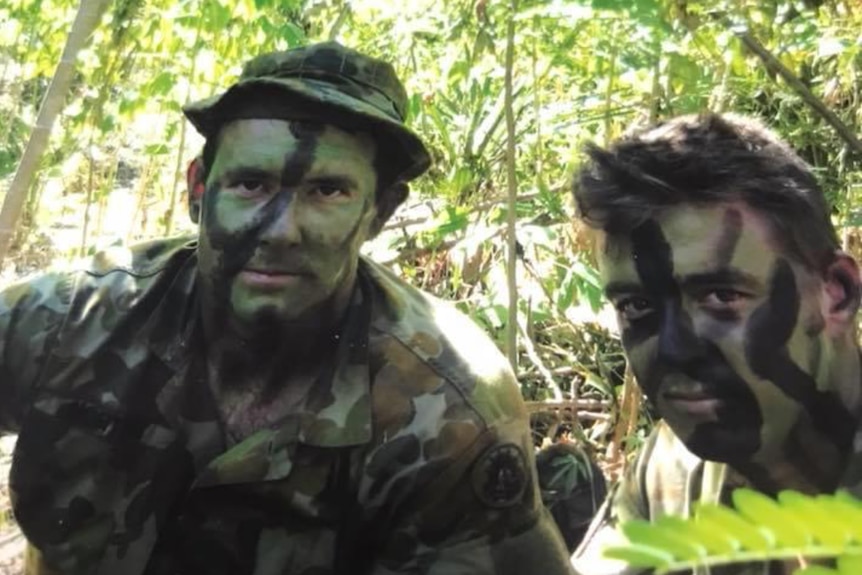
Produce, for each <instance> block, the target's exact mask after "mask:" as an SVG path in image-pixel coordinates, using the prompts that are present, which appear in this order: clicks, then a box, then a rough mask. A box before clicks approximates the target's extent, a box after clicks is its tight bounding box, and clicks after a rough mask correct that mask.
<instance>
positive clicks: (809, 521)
mask: <svg viewBox="0 0 862 575" xmlns="http://www.w3.org/2000/svg"><path fill="white" fill-rule="evenodd" d="M733 503H734V508H729V507H725V506H722V505H718V504H700V505H697V506H696V507H695V510H694V514H693V517H692V518H690V519H682V518H679V517H673V516H666V517H660V518H659V519H657V520H656V521H655V522H654V523H649V522H646V521H631V522H628V523H625V524H624V525H623V527H622V529H623V532H624V533H625V535H626V537H628V539H629V544H628V545H625V546H619V547H614V548H611V549H608V551H607V552H606V554H607V556H608V557H613V558H616V559H622V560H624V561H626V562H628V563H629V564H630V565H633V566H637V567H647V568H651V569H655V570H656V574H657V575H662V574H664V573H670V572H673V571H679V570H687V569H693V568H695V567H715V566H718V565H727V564H734V563H747V562H757V561H770V560H792V559H797V558H800V557H804V558H805V559H806V560H807V561H810V560H831V559H834V558H837V562H836V564H835V565H834V568H832V567H824V566H821V565H816V566H808V567H806V568H802V569H799V570H797V571H796V575H827V574H829V575H837V574H840V575H858V573H862V501H859V500H858V499H856V498H854V497H852V496H851V495H849V494H847V493H846V492H843V491H841V492H838V493H837V494H835V495H818V496H816V497H810V496H807V495H803V494H801V493H798V492H795V491H783V492H781V493H780V494H779V495H778V498H777V500H775V499H772V498H770V497H768V496H766V495H764V494H762V493H760V492H757V491H753V490H751V489H737V490H736V491H734V492H733Z"/></svg>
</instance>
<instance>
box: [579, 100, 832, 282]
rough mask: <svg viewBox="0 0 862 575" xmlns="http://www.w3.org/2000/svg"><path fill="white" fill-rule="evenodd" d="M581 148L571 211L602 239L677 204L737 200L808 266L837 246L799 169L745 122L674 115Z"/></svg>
mask: <svg viewBox="0 0 862 575" xmlns="http://www.w3.org/2000/svg"><path fill="white" fill-rule="evenodd" d="M586 153H587V156H588V159H587V163H586V165H585V166H584V167H583V168H582V169H581V171H580V172H579V173H578V174H577V175H576V176H575V179H574V186H573V188H574V196H575V202H576V204H577V208H578V213H579V216H580V217H581V218H582V219H583V220H584V221H585V222H586V223H587V225H589V226H590V227H593V228H598V229H601V230H603V231H604V232H606V233H607V234H609V235H614V234H623V233H626V234H627V233H628V232H629V231H631V230H632V229H634V228H635V227H637V226H638V225H640V224H641V223H643V222H645V221H646V220H648V219H650V218H653V217H655V216H656V215H657V213H658V212H660V211H662V210H664V209H667V208H672V207H674V206H676V205H679V204H681V203H693V204H710V203H718V202H728V201H735V200H739V201H742V202H744V203H745V204H747V205H748V206H750V207H752V208H754V209H756V210H758V212H759V213H761V214H762V215H763V216H764V217H766V218H767V219H768V221H769V222H770V223H771V225H772V226H773V229H774V231H775V232H776V236H777V238H778V240H779V241H780V242H782V244H783V247H784V249H785V250H786V251H787V252H788V253H789V254H791V255H792V256H794V257H796V258H798V259H799V260H800V261H801V262H802V263H804V264H806V265H808V266H809V267H811V268H815V269H820V268H821V267H822V266H824V265H825V264H826V263H827V262H828V261H830V260H831V255H832V253H833V252H834V251H835V250H836V249H838V248H839V245H840V244H839V242H838V237H837V235H836V233H835V228H834V227H833V225H832V221H831V220H830V218H829V207H828V205H827V203H826V199H825V198H824V196H823V192H822V190H821V189H820V187H819V185H818V184H817V180H816V179H815V178H814V175H813V174H812V173H811V170H810V168H809V167H808V165H807V164H806V163H805V162H804V161H802V159H801V158H799V156H797V155H796V153H795V152H793V150H792V149H791V148H790V147H789V146H788V145H787V144H785V143H784V142H782V141H781V140H780V139H779V138H778V137H777V136H776V135H775V134H773V133H772V132H771V131H770V130H768V129H767V128H765V127H764V126H763V125H761V124H760V123H759V122H757V121H755V120H752V119H750V118H745V117H742V116H737V115H733V114H728V115H722V116H719V115H716V114H703V115H697V116H695V115H691V116H681V117H678V118H674V119H672V120H669V121H666V122H662V123H659V124H657V125H654V126H651V127H649V128H647V129H645V130H639V131H637V132H634V133H632V134H630V135H627V136H624V137H623V138H621V139H620V140H619V141H617V142H616V143H614V144H613V145H612V146H611V147H610V148H609V149H607V150H603V149H601V148H599V147H598V146H595V145H590V146H588V148H587V150H586Z"/></svg>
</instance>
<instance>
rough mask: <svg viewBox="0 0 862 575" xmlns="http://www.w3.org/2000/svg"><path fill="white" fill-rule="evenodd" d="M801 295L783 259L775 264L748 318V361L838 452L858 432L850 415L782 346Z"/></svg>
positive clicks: (755, 371)
mask: <svg viewBox="0 0 862 575" xmlns="http://www.w3.org/2000/svg"><path fill="white" fill-rule="evenodd" d="M799 309H800V302H799V292H798V290H797V288H796V279H795V276H794V275H793V269H792V268H791V267H790V264H789V263H788V262H787V260H785V259H779V260H777V261H776V263H775V270H774V271H773V274H772V279H771V280H770V294H769V299H768V300H767V301H766V302H764V303H763V304H762V305H761V306H760V307H758V308H757V309H756V310H755V311H754V312H753V313H752V315H751V319H750V321H749V326H748V330H747V333H746V357H747V359H748V362H749V364H750V365H751V368H752V371H754V373H755V374H757V375H758V376H760V377H762V378H763V379H766V380H768V381H770V382H772V383H773V384H774V385H776V386H777V387H778V388H779V389H781V390H782V391H783V392H784V393H786V394H787V395H788V397H790V398H792V399H793V400H795V401H797V402H798V403H800V404H801V405H802V406H803V407H804V408H805V409H806V410H807V411H808V412H809V413H810V414H811V419H812V423H813V425H814V427H815V428H816V429H818V430H819V431H821V432H822V433H824V434H826V435H827V436H828V437H829V438H830V440H831V441H832V442H833V443H834V444H835V445H836V447H838V449H840V450H842V451H843V450H846V449H849V447H850V442H851V441H852V437H853V433H854V430H855V427H856V424H855V420H854V418H853V416H852V414H851V413H850V412H849V411H848V410H847V408H846V407H845V406H844V405H843V403H842V402H841V401H840V399H839V398H838V397H836V396H835V395H834V394H833V393H830V392H823V391H819V390H818V389H817V382H816V381H815V380H814V378H813V377H812V376H811V375H809V374H807V373H805V372H804V371H803V370H802V369H801V368H800V367H799V366H798V365H796V364H795V363H794V362H793V361H792V359H791V358H790V356H789V354H788V351H787V348H786V345H787V343H788V341H789V340H790V337H791V335H792V334H793V330H794V328H795V326H796V322H797V321H798V315H799Z"/></svg>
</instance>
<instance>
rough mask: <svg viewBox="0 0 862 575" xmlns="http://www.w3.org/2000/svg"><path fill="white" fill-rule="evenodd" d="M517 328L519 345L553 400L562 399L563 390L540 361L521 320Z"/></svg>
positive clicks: (559, 400)
mask: <svg viewBox="0 0 862 575" xmlns="http://www.w3.org/2000/svg"><path fill="white" fill-rule="evenodd" d="M518 328H519V329H520V332H521V345H523V346H524V351H526V352H527V357H529V358H530V361H531V362H533V365H534V366H536V369H537V370H538V371H539V374H541V376H542V379H543V380H544V381H545V384H546V385H547V386H548V389H550V390H551V393H553V394H554V401H557V402H561V401H563V390H562V389H560V386H559V384H558V383H557V382H556V380H554V375H553V374H552V373H551V371H550V370H549V369H548V368H547V366H546V365H545V364H544V362H542V358H541V357H539V354H538V353H536V347H535V346H534V345H533V340H532V339H530V334H528V333H527V328H526V327H525V326H523V325H521V322H518Z"/></svg>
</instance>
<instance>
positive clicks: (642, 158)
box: [573, 115, 860, 575]
mask: <svg viewBox="0 0 862 575" xmlns="http://www.w3.org/2000/svg"><path fill="white" fill-rule="evenodd" d="M575 198H576V201H577V204H578V207H579V211H580V214H581V216H582V217H583V219H584V220H585V221H586V222H587V223H588V224H589V225H590V226H592V227H594V228H597V229H598V230H599V233H598V236H599V238H598V246H597V247H598V258H599V262H600V263H599V267H600V272H601V277H602V281H603V284H604V288H605V293H606V294H607V296H608V298H609V299H610V301H611V302H612V303H613V305H614V306H615V307H616V310H617V314H618V320H619V324H620V331H621V335H622V343H623V347H624V348H625V351H626V354H627V357H628V360H629V363H630V365H631V368H632V370H633V371H634V373H635V375H636V377H637V380H638V382H639V384H640V386H641V388H642V389H643V391H644V393H645V394H646V396H647V397H648V398H649V400H650V401H651V402H652V404H653V405H654V407H655V408H656V409H657V411H658V413H659V414H660V415H661V416H662V417H663V421H662V422H661V423H660V424H659V425H658V426H657V428H656V429H655V430H654V432H653V433H652V435H651V436H650V438H649V439H648V441H647V442H646V444H645V446H644V447H643V449H642V450H641V452H640V453H639V454H638V457H637V461H636V462H635V465H634V466H632V467H631V468H630V469H629V470H628V473H627V474H626V476H625V477H624V479H623V480H622V481H621V483H620V485H619V486H618V487H617V489H616V490H615V491H614V492H613V494H612V495H611V497H610V498H609V500H608V501H607V503H606V505H605V507H604V509H603V510H602V511H600V513H599V515H598V516H597V517H596V519H595V521H594V524H593V525H592V526H591V531H590V533H588V535H587V538H586V540H585V542H584V544H583V545H582V546H581V548H580V549H579V550H578V551H577V552H576V553H575V555H574V557H573V564H574V565H575V568H576V571H578V572H580V573H582V574H584V575H598V574H607V573H614V574H620V573H626V574H631V573H638V572H640V570H638V569H628V568H626V567H625V566H624V565H621V564H620V563H618V562H614V561H609V560H606V559H603V558H602V555H601V552H602V550H603V549H604V548H605V547H606V546H607V545H609V544H612V543H617V542H619V541H620V540H621V536H620V534H619V532H618V530H617V529H618V527H619V524H620V523H621V522H624V521H626V520H630V519H647V520H654V519H656V518H658V517H660V516H663V515H668V514H672V515H678V516H679V515H687V514H688V513H690V511H691V510H692V504H693V503H694V502H696V501H717V500H721V501H724V502H728V501H729V498H728V496H729V494H730V492H731V491H732V489H734V488H736V487H739V486H743V485H744V486H748V487H751V488H754V489H758V490H760V491H762V492H765V493H767V494H770V495H775V494H776V493H777V492H778V491H780V490H783V489H794V490H797V491H801V492H804V493H809V494H814V493H825V492H832V491H834V490H835V489H836V488H837V487H839V486H841V485H845V486H846V485H853V484H856V483H857V482H858V480H859V475H858V469H857V470H855V471H854V470H853V467H854V465H853V448H854V434H855V431H856V427H857V423H858V415H857V414H858V412H859V407H860V359H859V348H858V344H857V342H856V328H855V325H856V312H857V309H858V307H859V294H860V278H859V269H858V268H857V265H856V262H855V261H854V260H853V259H852V258H851V257H850V256H848V255H847V254H845V253H843V252H841V251H840V245H839V243H838V240H837V236H836V233H835V229H834V228H833V225H832V223H831V221H830V217H829V208H828V206H827V204H826V201H825V199H824V197H823V193H822V191H821V190H820V188H819V187H818V185H817V182H816V181H815V178H814V177H813V175H812V173H811V171H810V169H809V168H808V166H806V165H805V163H804V162H803V161H802V160H801V159H800V158H799V157H798V156H797V155H796V154H795V153H794V152H793V151H792V150H791V149H790V148H789V147H788V146H787V145H786V144H784V143H783V142H781V141H780V140H779V139H778V138H777V137H776V136H775V135H773V134H772V133H770V132H769V131H768V130H766V129H765V128H763V127H762V126H761V125H759V124H757V123H755V122H754V121H751V120H748V119H745V118H741V117H738V116H725V117H720V116H716V115H703V116H697V117H695V116H686V117H681V118H677V119H674V120H671V121H668V122H665V123H661V124H659V125H657V126H653V127H651V128H648V129H646V130H643V131H639V132H637V133H634V134H632V135H631V136H628V137H625V138H623V139H622V140H621V141H619V142H617V143H615V144H614V145H612V146H611V148H610V149H609V150H602V149H599V148H597V147H593V148H591V149H590V150H589V162H588V164H587V166H586V167H585V168H584V169H583V171H582V172H581V174H580V176H579V179H578V181H577V182H576V187H575ZM857 459H858V458H857ZM790 568H792V566H791V565H780V564H772V565H766V564H762V563H761V564H748V565H737V566H727V567H725V568H721V569H713V570H712V574H713V575H717V574H718V573H731V574H742V573H745V574H755V573H761V574H762V573H785V572H787V573H789V572H790V571H789V569H790ZM704 572H706V571H704Z"/></svg>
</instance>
